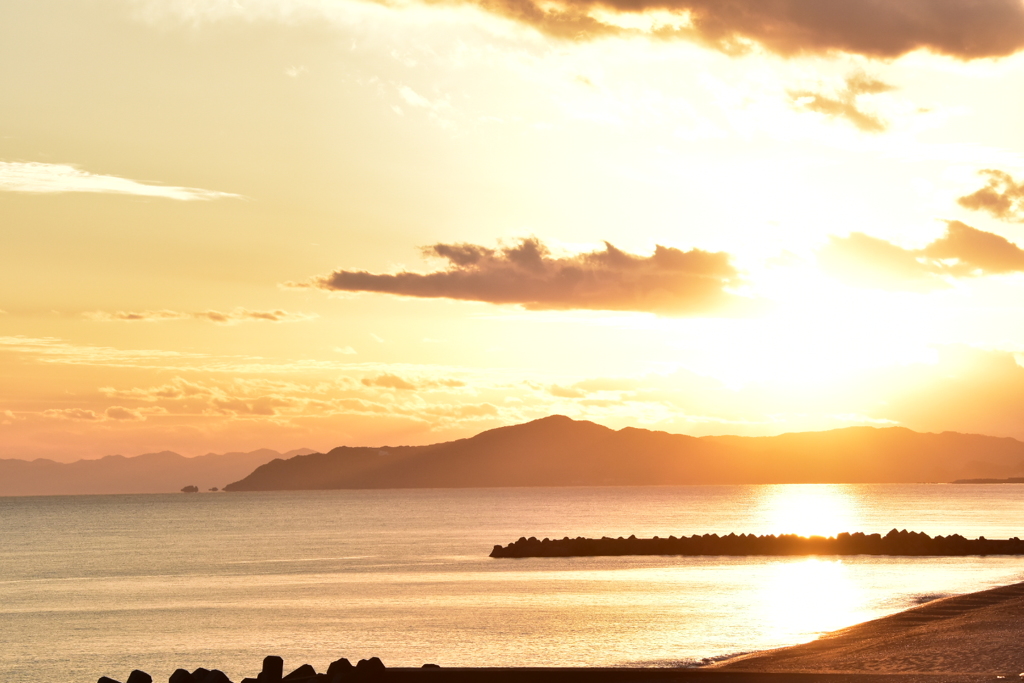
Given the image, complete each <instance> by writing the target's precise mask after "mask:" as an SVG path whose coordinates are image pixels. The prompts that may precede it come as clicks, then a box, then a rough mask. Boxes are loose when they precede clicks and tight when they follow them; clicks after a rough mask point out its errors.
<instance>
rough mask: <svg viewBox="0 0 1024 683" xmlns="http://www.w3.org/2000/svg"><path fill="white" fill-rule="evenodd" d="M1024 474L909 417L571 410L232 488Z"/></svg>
mask: <svg viewBox="0 0 1024 683" xmlns="http://www.w3.org/2000/svg"><path fill="white" fill-rule="evenodd" d="M1017 474H1024V443H1021V442H1020V441H1017V440H1015V439H1009V438H996V437H991V436H980V435H974V434H958V433H954V432H944V433H942V434H920V433H917V432H914V431H911V430H909V429H905V428H903V427H886V428H875V427H848V428H846V429H835V430H831V431H825V432H801V433H795V434H782V435H780V436H765V437H741V436H705V437H700V438H697V437H692V436H685V435H682V434H668V433H666V432H654V431H649V430H646V429H635V428H632V427H626V428H625V429H620V430H618V431H616V430H613V429H609V428H607V427H602V426H601V425H598V424H594V423H593V422H582V421H575V420H572V419H570V418H568V417H564V416H561V415H553V416H551V417H546V418H544V419H541V420H535V421H533V422H527V423H525V424H520V425H515V426H512V427H501V428H499V429H492V430H489V431H486V432H483V433H481V434H478V435H476V436H474V437H472V438H469V439H460V440H458V441H451V442H448V443H440V444H433V445H430V446H401V447H397V448H392V447H387V446H385V447H382V448H348V447H341V448H335V449H334V450H332V451H330V452H329V453H314V454H311V455H301V456H297V457H294V458H291V459H289V460H274V461H272V462H269V463H267V464H265V465H263V466H261V467H258V468H257V469H256V471H254V472H253V473H252V474H250V475H249V476H248V477H246V478H245V479H242V480H241V481H238V482H235V483H233V484H230V485H229V486H227V487H226V489H227V490H229V491H274V490H298V489H341V488H360V489H362V488H443V487H471V486H472V487H487V486H579V485H587V486H594V485H659V484H782V483H886V482H893V483H900V482H904V483H911V482H922V481H935V482H948V481H951V480H953V479H957V478H967V477H1005V476H1010V475H1017Z"/></svg>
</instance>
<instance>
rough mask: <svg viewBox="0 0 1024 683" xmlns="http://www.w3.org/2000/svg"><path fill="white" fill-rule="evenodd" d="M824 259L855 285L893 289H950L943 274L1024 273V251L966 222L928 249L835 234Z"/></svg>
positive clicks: (821, 254) (952, 226) (822, 252)
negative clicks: (903, 246)
mask: <svg viewBox="0 0 1024 683" xmlns="http://www.w3.org/2000/svg"><path fill="white" fill-rule="evenodd" d="M818 261H819V263H820V264H821V265H822V267H824V268H825V270H826V271H828V272H829V273H831V274H832V275H834V276H836V277H838V278H840V279H842V280H844V281H846V282H848V283H850V284H854V285H856V286H860V287H870V288H873V289H888V290H908V291H926V290H930V289H937V288H941V287H946V286H948V285H947V284H946V282H945V280H944V279H943V277H942V276H951V277H978V276H982V275H999V274H1003V273H1020V272H1024V250H1022V249H1021V248H1020V247H1018V246H1017V245H1016V244H1014V243H1013V242H1010V241H1009V240H1007V239H1006V238H1004V237H1001V236H999V235H996V234H993V233H991V232H985V231H983V230H978V229H976V228H972V227H971V226H969V225H965V224H964V223H961V222H960V221H949V222H948V224H947V227H946V233H945V234H944V235H943V236H942V237H940V238H939V239H937V240H935V241H934V242H931V243H930V244H928V245H927V246H925V247H924V248H923V249H904V248H902V247H899V246H896V245H895V244H892V243H891V242H887V241H885V240H883V239H879V238H877V237H871V236H869V235H865V234H864V233H860V232H855V233H852V234H850V236H849V237H834V236H833V237H830V238H829V242H828V244H827V245H825V247H823V248H822V249H821V250H819V251H818Z"/></svg>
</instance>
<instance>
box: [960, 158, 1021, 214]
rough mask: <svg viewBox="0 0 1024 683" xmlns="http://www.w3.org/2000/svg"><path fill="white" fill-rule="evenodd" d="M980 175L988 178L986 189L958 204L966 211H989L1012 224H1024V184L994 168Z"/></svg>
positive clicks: (961, 198) (987, 169)
mask: <svg viewBox="0 0 1024 683" xmlns="http://www.w3.org/2000/svg"><path fill="white" fill-rule="evenodd" d="M979 175H981V176H984V177H986V178H988V183H987V184H986V185H985V187H983V188H981V189H980V190H978V191H977V192H974V193H972V194H969V195H965V196H963V197H960V199H958V200H957V203H958V204H960V206H962V207H964V208H965V209H972V210H974V211H987V212H988V213H990V214H992V215H993V216H995V217H996V218H999V219H1001V220H1004V221H1008V222H1010V223H1024V183H1018V182H1016V181H1015V180H1014V179H1013V177H1012V176H1011V175H1010V174H1009V173H1006V172H1004V171H998V170H996V169H994V168H986V169H984V170H983V171H979Z"/></svg>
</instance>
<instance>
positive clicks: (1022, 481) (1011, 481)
mask: <svg viewBox="0 0 1024 683" xmlns="http://www.w3.org/2000/svg"><path fill="white" fill-rule="evenodd" d="M952 483H954V484H1024V477H1010V478H1008V479H957V480H956V481H954V482H952Z"/></svg>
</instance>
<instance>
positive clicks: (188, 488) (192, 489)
mask: <svg viewBox="0 0 1024 683" xmlns="http://www.w3.org/2000/svg"><path fill="white" fill-rule="evenodd" d="M181 492H182V493H199V487H198V486H185V487H183V488H182V489H181Z"/></svg>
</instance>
